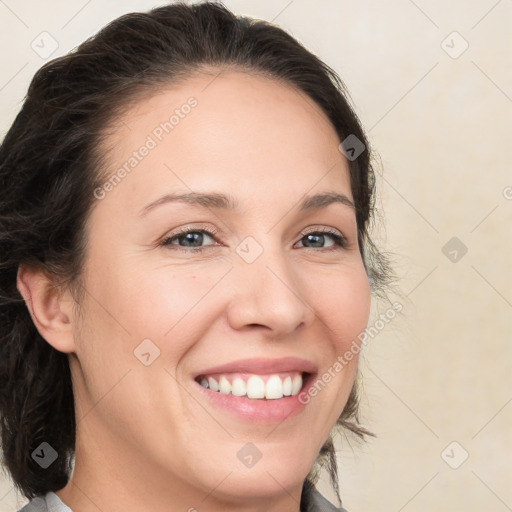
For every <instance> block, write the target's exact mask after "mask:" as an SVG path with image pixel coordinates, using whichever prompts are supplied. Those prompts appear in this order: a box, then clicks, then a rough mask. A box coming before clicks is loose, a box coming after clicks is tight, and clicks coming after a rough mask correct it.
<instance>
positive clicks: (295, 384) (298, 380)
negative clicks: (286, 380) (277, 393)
mask: <svg viewBox="0 0 512 512" xmlns="http://www.w3.org/2000/svg"><path fill="white" fill-rule="evenodd" d="M301 387H302V377H301V376H300V375H296V376H295V377H293V381H292V395H296V394H297V393H298V392H299V391H300V388H301Z"/></svg>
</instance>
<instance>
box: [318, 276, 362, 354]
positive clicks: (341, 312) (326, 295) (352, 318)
mask: <svg viewBox="0 0 512 512" xmlns="http://www.w3.org/2000/svg"><path fill="white" fill-rule="evenodd" d="M311 296H312V297H315V296H316V297H318V299H317V301H316V302H315V311H316V313H317V315H318V316H319V317H320V320H321V321H322V323H323V324H324V326H325V327H326V328H327V329H328V331H329V333H330V336H331V341H332V343H333V344H334V345H335V349H336V352H337V353H341V352H344V351H345V350H346V349H347V347H348V346H349V345H351V344H352V342H354V340H355V341H356V342H357V343H360V342H359V338H358V336H359V335H360V334H361V333H362V332H363V331H364V330H365V329H366V327H367V323H368V318H369V315H370V298H371V294H370V285H369V282H368V278H367V275H366V272H365V271H364V269H354V268H347V269H344V270H343V271H341V272H337V273H335V274H331V275H330V276H329V278H328V279H325V280H324V281H323V286H322V287H321V288H318V287H317V289H316V294H315V295H311Z"/></svg>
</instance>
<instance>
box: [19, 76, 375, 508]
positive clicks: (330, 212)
mask: <svg viewBox="0 0 512 512" xmlns="http://www.w3.org/2000/svg"><path fill="white" fill-rule="evenodd" d="M212 76H213V75H205V74H200V75H195V76H194V77H191V78H189V79H188V80H187V81H186V82H184V83H182V84H180V85H179V86H174V87H169V88H166V89H161V90H160V91H159V93H158V94H157V95H153V96H151V97H147V98H144V99H141V100H140V101H139V102H138V103H137V104H136V105H135V106H132V107H130V109H129V110H128V111H127V112H125V113H124V114H123V117H122V118H121V119H119V120H118V122H116V123H114V125H113V127H112V129H111V130H110V134H109V136H108V138H107V139H106V141H105V146H104V148H105V149H104V150H105V151H107V148H108V158H107V161H108V165H109V169H108V172H107V175H110V174H111V173H112V172H114V171H115V170H116V169H118V168H119V167H120V166H122V165H123V163H124V162H125V161H126V160H127V158H128V157H129V156H130V155H131V154H132V152H133V151H134V150H136V149H137V148H139V147H140V146H141V145H142V144H143V143H144V141H145V139H146V137H147V135H148V134H151V133H152V130H153V129H154V128H155V126H157V125H159V123H161V122H162V121H164V120H166V119H168V118H169V115H170V113H172V111H173V110H174V109H175V108H179V107H180V106H181V105H183V104H184V103H185V102H186V100H187V98H189V97H190V96H194V97H195V98H196V99H197V101H198V104H197V106H196V107H195V108H194V109H192V111H191V113H190V114H189V115H187V116H185V117H184V118H183V119H180V122H179V124H178V125H177V126H176V127H175V128H174V130H173V131H172V132H171V133H169V134H166V136H165V137H164V138H163V139H162V141H161V142H159V144H158V145H157V147H156V148H154V149H152V150H151V151H150V153H149V154H148V156H146V157H145V158H144V159H143V160H142V161H141V162H140V163H139V164H138V165H137V167H136V169H134V170H133V171H132V172H131V173H130V174H129V175H127V176H126V177H125V178H124V179H123V180H122V181H121V183H119V184H118V185H117V186H116V187H115V188H114V189H113V190H111V191H109V192H108V194H106V196H105V197H104V198H103V199H101V200H96V199H94V198H93V201H94V202H95V205H94V209H93V211H92V214H91V216H90V218H89V220H88V223H87V237H88V246H87V254H86V260H85V266H84V269H83V276H82V279H83V285H84V287H85V289H86V291H87V293H85V296H84V300H83V301H82V303H81V304H80V315H78V313H77V307H75V306H76V305H75V303H74V300H73V298H72V296H71V294H70V292H69V291H68V290H61V291H60V293H57V292H56V291H55V289H54V288H51V287H50V283H49V280H48V278H47V277H46V276H45V275H44V274H43V273H42V272H40V271H38V270H37V269H29V268H24V267H23V268H21V269H20V272H19V278H18V287H19V289H20V291H21V292H22V294H23V295H24V297H25V298H26V300H27V303H28V305H29V308H30V311H31V313H32V317H33V319H34V322H35V323H36V325H37V327H38V329H39V331H40V332H41V334H42V335H43V337H44V338H45V339H46V340H47V341H48V342H49V343H50V344H51V345H52V346H53V347H55V348H56V349H57V350H60V351H62V352H66V353H68V354H69V361H70V365H71V372H72V377H73V384H74V392H75V402H76V404H75V406H76V416H77V443H76V464H75V470H74V473H73V475H72V478H71V480H70V482H69V483H68V485H67V486H66V487H64V488H63V489H61V490H60V491H58V492H57V495H58V496H59V497H60V498H61V499H62V501H63V502H64V503H65V504H67V505H68V506H70V507H71V508H72V509H73V510H76V511H78V510H80V511H81V512H83V511H87V512H88V511H97V510H98V509H101V510H103V511H107V510H108V511H110V512H117V511H119V512H121V511H124V512H132V511H133V512H135V511H137V512H141V511H150V510H151V511H152V510H166V511H187V510H189V511H191V510H197V511H202V510H208V511H215V512H217V511H219V512H220V511H234V510H237V511H278V510H279V511H280V512H283V511H289V512H292V511H295V512H297V511H299V502H300V493H301V488H302V484H303V481H304V479H305V477H306V475H307V474H308V472H309V471H310V469H311V467H312V465H313V463H314V461H315V458H316V456H317V454H318V451H319V450H320V448H321V446H322V444H323V443H324V441H325V440H326V439H327V437H328V435H329V432H330V430H331V428H332V426H333V425H334V423H335V422H336V419H337V418H338V416H339V415H340V413H341V412H342V410H343V407H344V406H345V403H346V401H347V399H348V396H349V393H350V390H351V388H352V385H353V383H354V379H355V376H356V373H357V364H358V358H357V355H354V358H353V359H352V360H351V361H350V363H349V364H348V365H347V366H345V367H344V368H343V370H342V371H340V372H339V373H338V374H337V375H336V377H335V378H334V379H332V380H331V382H330V383H329V384H328V385H327V386H326V387H325V389H323V390H322V391H321V392H320V393H318V395H317V396H316V397H314V398H312V399H311V401H310V403H309V404H308V405H307V406H306V407H305V409H304V411H303V412H302V413H301V414H299V415H298V416H295V417H294V418H291V419H288V420H285V421H284V422H282V423H281V424H280V425H277V426H276V425H275V424H272V425H265V424H254V423H251V422H247V421H243V420H241V419H239V418H237V417H234V416H232V415H230V414H228V413H226V412H225V411H224V410H219V409H218V408H216V407H214V406H213V405H211V404H210V403H208V402H207V401H205V399H204V398H203V397H202V396H201V394H200V393H199V392H198V390H197V389H196V388H195V385H194V384H193V382H192V375H193V374H194V372H197V371H199V370H202V369H205V368H208V367H212V366H216V365H220V364H224V363H227V362H231V361H234V360H237V359H245V358H251V357H266V358H280V357H286V356H298V357H302V358H305V359H309V360H311V361H313V362H314V363H315V364H316V365H317V366H318V369H319V374H320V375H321V374H323V373H324V372H326V371H327V370H328V369H329V368H330V367H331V366H332V365H333V363H334V362H335V361H336V358H337V357H338V356H339V355H341V354H343V353H344V352H345V351H346V350H347V349H348V348H349V346H350V344H351V343H352V341H353V340H354V339H356V338H357V335H358V334H360V333H361V332H362V331H363V330H364V329H365V327H366V325H367V322H368V316H369V311H370V288H369V284H368V279H367V275H366V273H365V270H364V266H363V262H362V259H361V256H360V252H359V248H358V242H357V229H356V219H355V212H354V210H353V209H352V208H351V207H349V206H347V205H343V204H339V203H333V204H331V205H329V206H327V207H326V208H322V209H320V210H317V211H312V212H307V213H304V212H302V213H301V212H299V211H298V209H297V205H298V203H299V201H300V200H301V199H302V198H303V196H304V195H305V194H308V195H311V194H314V193H317V192H324V191H335V192H337V193H339V194H344V195H345V196H347V197H348V198H349V199H351V200H353V198H352V195H351V190H350V181H349V172H348V165H347V161H346V159H345V157H344V156H343V154H342V153H341V152H340V151H339V150H338V145H339V142H340V141H339V139H338V137H337V135H336V132H335V131H334V129H333V127H332V126H331V124H330V123H329V121H328V119H327V118H326V116H325V115H324V114H323V113H322V111H321V110H320V108H319V107H318V106H317V105H316V104H315V103H314V102H312V101H311V100H310V99H309V98H307V97H305V96H304V95H303V94H302V93H299V92H297V91H296V90H295V89H293V88H292V87H291V86H289V85H284V84H282V83H279V82H277V81H274V80H271V79H269V78H265V77H261V76H257V75H250V74H246V73H241V72H234V71H225V72H224V73H222V74H221V75H220V76H218V77H217V78H216V79H215V80H213V82H212ZM191 190H193V191H201V192H206V191H209V192H212V191H216V192H221V193H228V194H230V195H232V196H234V197H235V198H236V199H237V200H238V202H239V203H240V212H238V213H234V212H229V211H223V210H219V209H214V208H201V207H195V206H190V205H187V204H184V203H167V204H164V205H161V206H159V207H157V208H154V209H153V210H151V211H150V212H148V213H147V215H145V216H140V211H141V210H142V209H143V208H144V207H145V206H146V205H147V204H148V203H150V202H152V201H154V200H155V199H158V198H159V197H160V196H161V195H163V194H165V193H170V192H190V191H191ZM181 227H191V228H198V229H200V228H205V229H216V230H217V234H216V235H214V237H213V238H210V237H209V236H206V235H205V237H204V238H203V242H202V248H203V250H202V252H192V251H191V249H190V244H189V247H187V245H186V240H184V239H183V237H182V238H181V239H179V240H180V241H178V240H176V239H174V240H175V241H174V244H181V250H180V249H179V248H178V247H180V246H179V245H172V246H159V245H158V242H159V241H160V240H162V239H164V238H165V237H166V236H167V237H168V236H170V235H172V234H173V233H175V232H176V231H177V229H178V228H181ZM306 228H307V229H308V231H311V232H315V231H317V230H322V229H324V228H331V229H333V230H335V231H336V232H339V233H342V234H343V235H344V236H345V238H346V239H347V247H345V248H342V247H338V246H336V244H335V241H334V239H332V238H331V237H330V236H329V235H326V236H325V238H324V239H323V242H322V240H320V243H319V245H316V246H315V244H314V243H312V242H311V241H309V240H308V239H307V238H306V237H305V236H304V234H303V231H304V230H306ZM313 228H314V229H313ZM196 236H197V235H196ZM248 236H251V237H253V238H254V239H255V240H256V241H257V242H258V244H259V245H260V246H261V247H262V249H263V252H262V254H261V255H260V256H259V257H258V258H257V259H256V260H255V261H254V262H252V263H247V262H246V261H245V260H244V259H243V258H241V257H240V256H239V255H238V254H237V252H236V250H235V249H236V247H237V245H238V244H240V242H242V241H243V240H244V239H245V238H246V237H248ZM322 244H323V245H322ZM199 245H200V244H199ZM332 249H334V250H332ZM147 338H149V339H151V340H152V342H153V343H154V344H155V345H156V346H158V348H159V350H160V355H159V357H158V358H156V359H155V360H154V361H153V362H152V364H150V365H149V366H145V365H143V364H142V363H141V362H140V361H139V359H137V358H136V357H135V356H134V350H135V349H136V347H137V346H138V345H139V344H140V343H141V342H142V340H144V339H147ZM247 442H251V443H253V444H254V445H255V446H256V447H257V448H258V450H259V451H260V452H261V454H262V457H261V460H260V461H259V462H258V463H257V464H256V465H254V466H253V467H252V468H247V467H246V466H245V465H244V464H242V463H241V461H240V460H239V459H238V458H237V452H238V451H239V450H240V448H241V447H242V446H244V445H245V444H246V443H247Z"/></svg>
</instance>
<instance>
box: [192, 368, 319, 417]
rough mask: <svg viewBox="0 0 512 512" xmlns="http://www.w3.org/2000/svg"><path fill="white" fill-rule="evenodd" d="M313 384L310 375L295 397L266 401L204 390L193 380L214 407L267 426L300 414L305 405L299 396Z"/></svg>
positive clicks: (311, 375) (312, 376)
mask: <svg viewBox="0 0 512 512" xmlns="http://www.w3.org/2000/svg"><path fill="white" fill-rule="evenodd" d="M313 382H314V375H313V374H310V375H308V376H307V378H306V380H305V381H304V384H303V386H302V388H301V390H300V391H299V392H298V393H297V394H296V395H293V396H284V397H283V398H277V399H275V400H268V399H265V398H260V399H251V398H247V397H246V396H235V395H224V394H223V393H220V392H219V391H212V390H211V389H208V388H205V387H203V386H201V384H199V383H198V382H196V381H195V380H194V384H195V385H196V386H198V387H199V390H200V392H201V393H202V395H203V396H204V397H205V398H206V399H207V400H208V401H209V402H211V403H212V404H213V405H215V406H216V407H219V408H220V409H223V410H225V411H227V412H228V413H231V414H233V415H234V416H236V417H237V418H239V419H242V420H245V421H248V422H250V423H267V424H268V423H282V422H283V421H285V420H287V419H290V418H293V417H294V416H297V415H298V414H300V413H301V412H302V411H303V410H304V408H305V407H306V404H303V403H301V402H300V401H299V396H301V395H303V394H304V393H307V391H308V389H309V387H310V386H311V385H312V384H313Z"/></svg>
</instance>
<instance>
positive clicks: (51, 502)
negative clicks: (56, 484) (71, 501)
mask: <svg viewBox="0 0 512 512" xmlns="http://www.w3.org/2000/svg"><path fill="white" fill-rule="evenodd" d="M17 512H72V510H71V509H70V508H69V507H68V506H66V505H64V503H62V501H61V500H60V498H59V497H58V496H57V495H56V494H55V493H54V492H48V493H46V494H45V495H44V496H37V497H35V498H32V499H31V500H30V501H29V502H28V503H27V504H26V505H25V506H24V507H22V508H20V509H19V510H18V511H17Z"/></svg>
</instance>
